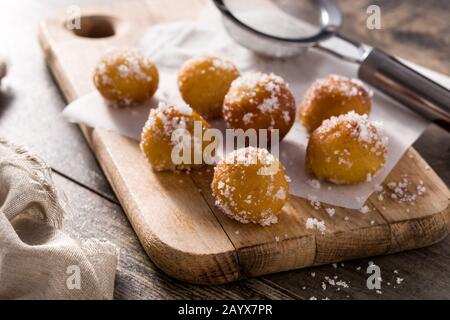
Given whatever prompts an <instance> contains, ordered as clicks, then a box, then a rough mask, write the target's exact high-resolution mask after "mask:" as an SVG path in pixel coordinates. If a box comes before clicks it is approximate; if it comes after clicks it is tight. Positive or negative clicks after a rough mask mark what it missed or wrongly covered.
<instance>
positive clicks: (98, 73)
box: [94, 49, 159, 106]
mask: <svg viewBox="0 0 450 320" xmlns="http://www.w3.org/2000/svg"><path fill="white" fill-rule="evenodd" d="M158 82H159V75H158V69H157V68H156V66H155V65H154V64H153V63H152V62H151V61H150V60H149V59H148V58H145V57H144V56H143V55H142V54H140V53H139V52H138V51H136V50H130V49H125V50H114V51H111V52H109V53H107V54H106V55H105V56H103V57H102V58H101V59H100V62H99V63H98V65H97V67H96V68H95V71H94V84H95V87H96V88H97V90H98V91H99V92H100V94H101V95H102V96H103V97H104V98H105V99H106V100H107V101H109V102H110V104H111V105H113V106H130V105H134V104H138V103H142V102H145V101H147V100H148V99H150V98H151V97H153V95H154V94H155V92H156V89H157V88H158Z"/></svg>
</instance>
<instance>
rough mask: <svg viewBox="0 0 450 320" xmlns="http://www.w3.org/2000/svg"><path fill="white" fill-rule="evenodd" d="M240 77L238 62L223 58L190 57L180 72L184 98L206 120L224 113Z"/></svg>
mask: <svg viewBox="0 0 450 320" xmlns="http://www.w3.org/2000/svg"><path fill="white" fill-rule="evenodd" d="M238 76H239V70H238V69H237V68H236V67H235V65H234V64H233V63H232V62H230V61H228V60H225V59H223V58H220V57H201V58H194V59H191V60H188V61H186V62H185V63H184V65H183V66H182V68H181V70H180V72H179V74H178V87H179V89H180V93H181V96H182V97H183V100H184V101H185V102H186V103H187V104H189V105H190V106H191V108H192V109H194V110H195V111H196V112H198V113H199V114H200V115H201V116H203V117H205V118H206V119H210V118H218V117H221V116H222V105H223V99H224V97H225V95H226V94H227V92H228V89H230V85H231V82H233V80H234V79H236V78H237V77H238Z"/></svg>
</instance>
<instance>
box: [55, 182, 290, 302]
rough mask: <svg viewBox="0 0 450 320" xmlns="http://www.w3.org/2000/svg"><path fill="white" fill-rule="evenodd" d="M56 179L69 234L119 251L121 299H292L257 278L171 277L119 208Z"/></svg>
mask: <svg viewBox="0 0 450 320" xmlns="http://www.w3.org/2000/svg"><path fill="white" fill-rule="evenodd" d="M53 178H54V181H55V184H56V186H57V189H58V192H59V193H60V194H61V195H64V194H65V196H66V197H67V200H68V204H69V207H70V208H71V213H72V214H71V216H69V217H68V219H66V221H65V223H64V224H65V228H66V230H71V229H72V230H71V231H70V233H71V234H73V235H74V236H76V237H79V238H81V239H83V238H90V237H95V238H98V239H106V240H109V241H111V242H112V243H114V244H115V245H116V246H117V247H118V248H119V250H120V255H119V264H118V268H117V276H116V291H115V298H116V299H292V296H291V295H288V294H285V293H283V292H282V291H279V290H277V289H275V288H273V287H271V286H269V285H268V284H266V283H264V282H261V281H259V280H257V279H252V280H248V281H240V282H237V283H233V284H227V285H221V286H212V287H208V286H195V285H190V284H187V283H183V282H181V281H177V280H174V279H173V278H171V277H168V276H166V275H165V274H164V273H162V272H161V271H160V270H159V269H158V268H157V267H156V266H155V264H154V263H153V262H151V260H150V259H149V258H148V256H147V254H146V253H145V251H144V249H143V247H142V246H141V244H140V243H139V240H138V239H137V238H136V235H135V233H134V231H133V229H132V227H131V225H130V223H129V222H128V220H127V218H126V216H125V214H124V212H123V210H122V209H121V207H120V206H119V205H117V204H115V203H113V202H111V201H109V200H107V199H105V198H103V197H101V196H99V195H97V194H95V193H93V192H91V191H89V190H87V189H85V188H83V187H80V186H79V185H77V184H76V183H74V182H72V181H70V180H68V179H66V178H64V177H63V176H61V175H59V174H56V173H54V174H53ZM73 229H74V230H73Z"/></svg>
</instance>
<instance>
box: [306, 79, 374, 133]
mask: <svg viewBox="0 0 450 320" xmlns="http://www.w3.org/2000/svg"><path fill="white" fill-rule="evenodd" d="M371 106H372V92H371V91H370V90H368V89H366V88H365V86H364V85H363V83H362V82H360V81H359V80H356V79H349V78H345V77H342V76H336V75H331V76H328V77H326V78H324V79H319V80H316V81H315V82H314V83H313V84H312V85H311V87H310V88H309V89H308V90H307V91H306V93H305V95H304V96H303V99H302V102H301V105H300V119H301V121H302V122H303V125H304V126H305V127H306V129H308V131H310V132H311V131H314V129H316V128H317V127H318V126H320V124H321V123H322V121H323V120H326V119H329V118H331V117H332V116H339V115H341V114H345V113H347V112H349V111H355V112H356V113H359V114H369V113H370V109H371Z"/></svg>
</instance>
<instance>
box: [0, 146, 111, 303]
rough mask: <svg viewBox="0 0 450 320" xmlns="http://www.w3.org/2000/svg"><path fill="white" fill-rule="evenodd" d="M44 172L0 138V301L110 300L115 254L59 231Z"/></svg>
mask: <svg viewBox="0 0 450 320" xmlns="http://www.w3.org/2000/svg"><path fill="white" fill-rule="evenodd" d="M61 203H62V202H61V201H60V200H59V199H58V195H57V193H56V191H55V188H54V186H53V183H52V180H51V176H50V170H49V168H48V167H47V166H46V165H45V164H44V163H43V162H42V161H41V160H39V159H38V158H36V157H35V156H32V155H30V154H29V153H28V152H27V151H26V150H24V149H23V148H21V147H17V146H14V145H12V144H10V143H8V142H6V141H5V140H3V139H1V138H0V298H1V299H112V297H113V291H114V279H115V274H116V266H117V250H116V248H115V246H114V245H112V244H111V243H109V242H105V241H99V240H92V239H91V240H84V241H78V240H75V239H73V238H71V237H70V236H69V235H68V234H67V233H66V232H65V231H63V230H62V224H63V220H64V215H65V214H66V213H65V210H64V208H63V206H62V205H61Z"/></svg>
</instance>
